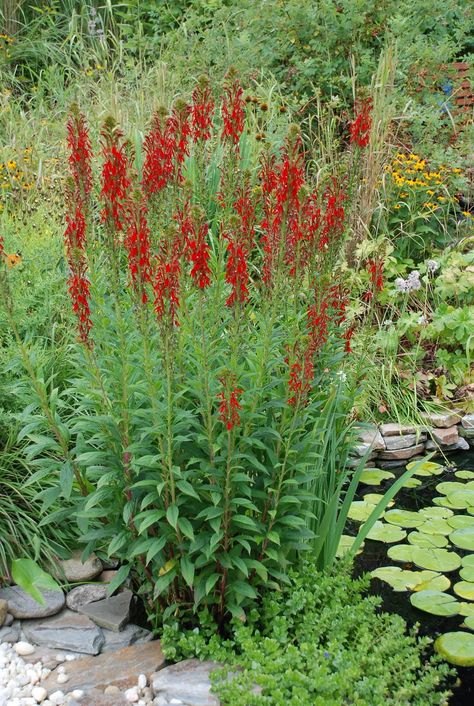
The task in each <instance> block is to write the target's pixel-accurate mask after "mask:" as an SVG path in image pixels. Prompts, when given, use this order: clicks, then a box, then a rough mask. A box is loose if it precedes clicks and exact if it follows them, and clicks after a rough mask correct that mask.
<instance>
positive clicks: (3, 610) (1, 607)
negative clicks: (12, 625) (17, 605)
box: [0, 598, 8, 628]
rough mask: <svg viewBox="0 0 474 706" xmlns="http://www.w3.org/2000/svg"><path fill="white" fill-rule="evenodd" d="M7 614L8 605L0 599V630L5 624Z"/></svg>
mask: <svg viewBox="0 0 474 706" xmlns="http://www.w3.org/2000/svg"><path fill="white" fill-rule="evenodd" d="M7 613H8V603H7V602H6V600H5V599H4V598H0V628H1V627H2V625H3V623H4V622H5V618H6V617H7Z"/></svg>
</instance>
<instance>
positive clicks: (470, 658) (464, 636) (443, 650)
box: [434, 630, 474, 667]
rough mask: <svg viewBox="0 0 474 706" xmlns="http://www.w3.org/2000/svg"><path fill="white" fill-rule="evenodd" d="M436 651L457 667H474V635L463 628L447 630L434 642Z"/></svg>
mask: <svg viewBox="0 0 474 706" xmlns="http://www.w3.org/2000/svg"><path fill="white" fill-rule="evenodd" d="M434 648H435V650H436V652H437V653H438V654H439V655H441V657H443V659H445V660H446V661H447V662H449V663H450V664H455V665H456V666H457V667H474V635H471V633H468V632H462V631H461V630H459V631H456V632H446V633H444V635H440V636H439V637H438V639H437V640H436V641H435V643H434Z"/></svg>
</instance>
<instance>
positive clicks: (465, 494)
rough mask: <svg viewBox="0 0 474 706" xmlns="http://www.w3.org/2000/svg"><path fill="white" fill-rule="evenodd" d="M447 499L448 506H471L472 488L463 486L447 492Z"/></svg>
mask: <svg viewBox="0 0 474 706" xmlns="http://www.w3.org/2000/svg"><path fill="white" fill-rule="evenodd" d="M448 500H449V502H450V507H451V508H456V509H457V510H462V509H463V508H470V507H473V506H474V490H473V489H469V488H465V489H464V490H458V491H456V492H455V493H449V494H448Z"/></svg>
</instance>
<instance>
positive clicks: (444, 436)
mask: <svg viewBox="0 0 474 706" xmlns="http://www.w3.org/2000/svg"><path fill="white" fill-rule="evenodd" d="M431 434H432V437H433V441H435V442H436V443H437V444H443V445H447V444H455V443H456V442H457V440H458V439H459V434H458V428H457V426H453V427H442V428H441V427H440V428H439V429H433V430H432V432H431Z"/></svg>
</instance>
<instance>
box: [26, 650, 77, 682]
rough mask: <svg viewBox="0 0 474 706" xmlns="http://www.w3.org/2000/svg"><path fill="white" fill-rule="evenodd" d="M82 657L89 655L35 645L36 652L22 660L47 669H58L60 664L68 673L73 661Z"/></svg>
mask: <svg viewBox="0 0 474 706" xmlns="http://www.w3.org/2000/svg"><path fill="white" fill-rule="evenodd" d="M82 657H89V655H84V654H81V653H80V652H71V651H70V650H58V649H56V648H54V647H45V646H44V645H35V651H34V652H32V654H30V655H26V656H25V657H22V660H23V661H24V662H29V663H30V664H36V662H41V663H42V664H43V666H44V667H46V668H47V669H56V667H58V666H59V665H60V664H64V666H65V669H66V671H68V670H69V665H70V663H71V661H73V660H75V659H81V658H82ZM58 688H59V687H58Z"/></svg>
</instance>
